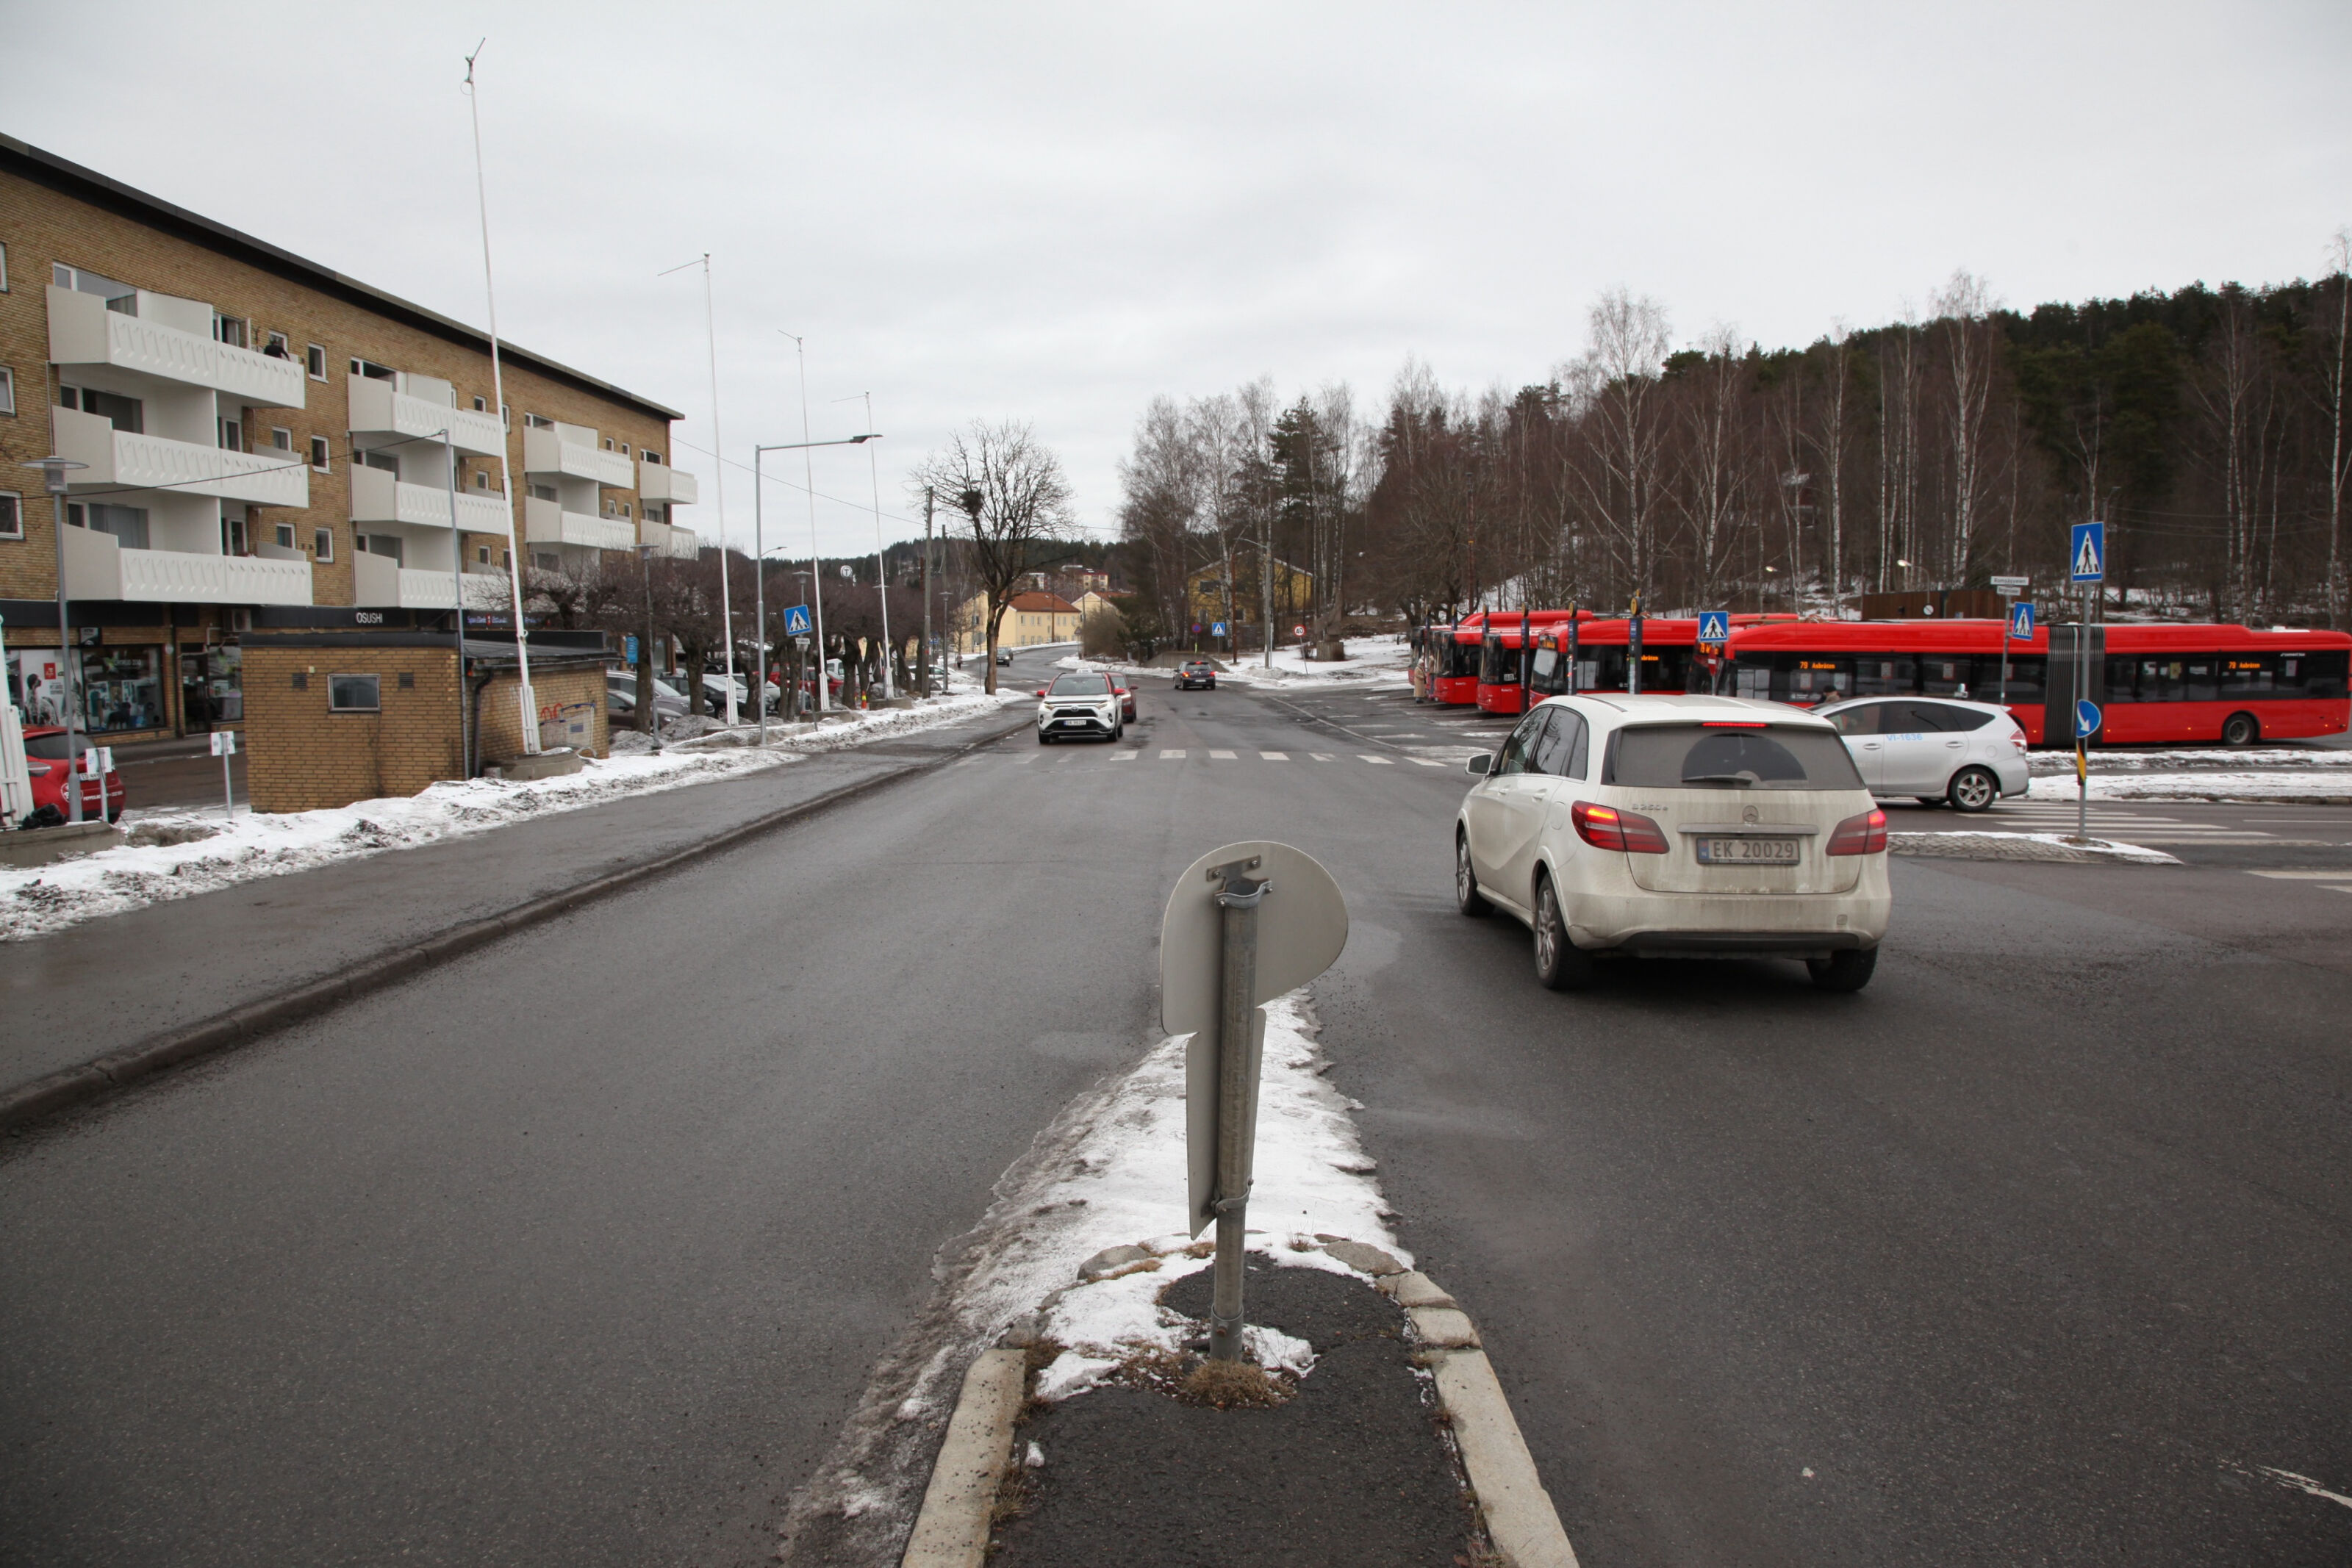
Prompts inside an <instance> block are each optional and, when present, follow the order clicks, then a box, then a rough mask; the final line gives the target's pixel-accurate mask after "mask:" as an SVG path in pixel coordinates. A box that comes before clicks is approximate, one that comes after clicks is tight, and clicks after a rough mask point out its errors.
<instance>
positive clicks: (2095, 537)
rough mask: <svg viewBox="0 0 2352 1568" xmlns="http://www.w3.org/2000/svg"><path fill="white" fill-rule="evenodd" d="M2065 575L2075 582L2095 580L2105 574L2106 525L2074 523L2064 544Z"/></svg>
mask: <svg viewBox="0 0 2352 1568" xmlns="http://www.w3.org/2000/svg"><path fill="white" fill-rule="evenodd" d="M2066 561H2067V568H2066V570H2067V575H2068V576H2070V577H2072V578H2073V579H2074V580H2075V581H2076V582H2096V581H2098V580H2100V579H2101V578H2103V577H2105V576H2106V575H2107V525H2106V524H2105V523H2076V524H2075V525H2074V537H2073V538H2071V539H2070V540H2069V541H2068V542H2067V545H2066Z"/></svg>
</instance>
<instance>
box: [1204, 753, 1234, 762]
mask: <svg viewBox="0 0 2352 1568" xmlns="http://www.w3.org/2000/svg"><path fill="white" fill-rule="evenodd" d="M1233 759H1234V754H1233V753H1232V752H1230V751H1212V752H1211V753H1209V760H1210V761H1212V762H1231V761H1232V760H1233Z"/></svg>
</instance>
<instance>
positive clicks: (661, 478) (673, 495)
mask: <svg viewBox="0 0 2352 1568" xmlns="http://www.w3.org/2000/svg"><path fill="white" fill-rule="evenodd" d="M696 488H697V486H696V485H695V482H694V476H693V475H691V474H688V473H683V472H681V471H680V470H678V469H676V468H673V467H671V466H670V465H667V463H647V462H645V461H643V460H642V459H640V460H639V462H638V464H637V496H638V498H639V499H641V500H646V501H667V502H670V503H671V504H673V505H675V506H680V507H691V506H693V505H694V504H695V498H696Z"/></svg>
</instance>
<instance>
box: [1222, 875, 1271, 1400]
mask: <svg viewBox="0 0 2352 1568" xmlns="http://www.w3.org/2000/svg"><path fill="white" fill-rule="evenodd" d="M1257 863H1258V862H1257V861H1256V860H1255V858H1252V859H1251V860H1248V861H1241V862H1235V863H1234V864H1232V865H1225V866H1219V867H1218V868H1217V872H1218V875H1219V876H1220V877H1221V878H1222V879H1223V884H1224V885H1223V888H1222V889H1221V890H1220V891H1219V892H1218V894H1217V909H1218V913H1219V914H1220V915H1222V916H1223V926H1224V941H1223V946H1222V949H1221V953H1220V957H1221V963H1220V966H1219V967H1220V974H1219V980H1218V985H1219V993H1220V994H1219V997H1218V1008H1217V1036H1218V1046H1219V1050H1218V1051H1217V1200H1216V1204H1215V1208H1216V1214H1217V1260H1216V1274H1215V1278H1214V1279H1213V1281H1212V1282H1211V1290H1210V1292H1209V1359H1210V1360H1212V1361H1239V1360H1240V1359H1241V1358H1242V1265H1243V1262H1244V1254H1243V1247H1244V1242H1245V1241H1246V1239H1247V1237H1248V1228H1247V1225H1246V1219H1247V1216H1248V1210H1249V1191H1250V1184H1251V1181H1252V1179H1253V1176H1254V1166H1255V1163H1256V1162H1255V1155H1256V1143H1257V1138H1256V1133H1257V1081H1258V1072H1259V1069H1260V1066H1261V1064H1262V1063H1263V1061H1264V1060H1265V1014H1264V1013H1262V1012H1260V1011H1259V1010H1258V1009H1257V1008H1256V1007H1255V1005H1254V1004H1253V1002H1252V1000H1251V994H1252V993H1253V992H1254V991H1255V989H1256V988H1257V911H1258V905H1259V904H1262V903H1264V902H1265V895H1266V892H1267V890H1268V889H1269V888H1271V887H1272V886H1273V883H1270V882H1254V881H1252V880H1251V879H1250V874H1249V873H1250V871H1251V869H1252V868H1253V867H1254V866H1255V865H1256V864H1257Z"/></svg>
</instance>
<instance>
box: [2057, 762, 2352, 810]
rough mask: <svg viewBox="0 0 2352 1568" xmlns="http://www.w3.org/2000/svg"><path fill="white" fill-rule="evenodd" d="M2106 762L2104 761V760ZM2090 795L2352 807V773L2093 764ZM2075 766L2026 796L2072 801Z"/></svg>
mask: <svg viewBox="0 0 2352 1568" xmlns="http://www.w3.org/2000/svg"><path fill="white" fill-rule="evenodd" d="M2102 760H2103V759H2102ZM2090 796H2091V799H2092V800H2214V801H2231V800H2240V801H2265V800H2284V801H2314V802H2326V801H2336V802H2339V803H2352V772H2347V771H2346V770H2345V769H2343V768H2294V769H2291V770H2282V771H2261V772H2257V771H2252V770H2248V771H2244V772H2225V771H2222V770H2221V769H2218V768H2217V769H2215V770H2214V771H2211V772H2198V773H2124V774H2116V773H2104V772H2102V771H2100V763H2099V762H2098V761H2094V762H2093V763H2092V764H2091V788H2090ZM2074 798H2075V795H2074V769H2073V768H2072V767H2069V768H2068V769H2067V770H2066V772H2065V773H2064V774H2063V775H2062V776H2060V777H2057V778H2044V777H2040V776H2037V777H2036V778H2035V779H2034V780H2033V783H2032V787H2031V788H2030V789H2028V790H2027V792H2026V799H2027V800H2074Z"/></svg>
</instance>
